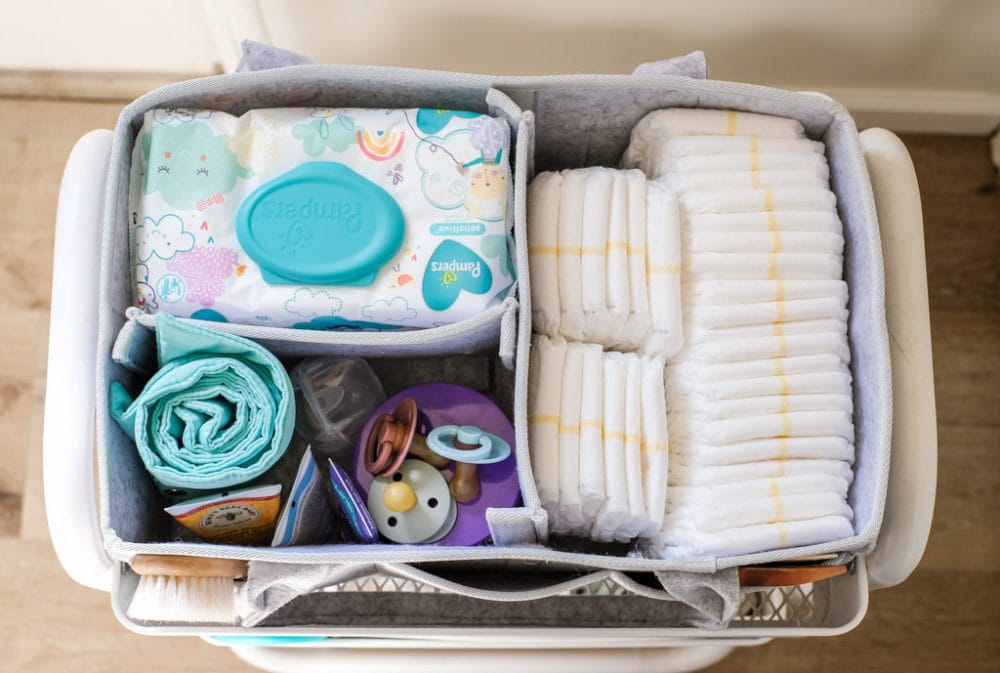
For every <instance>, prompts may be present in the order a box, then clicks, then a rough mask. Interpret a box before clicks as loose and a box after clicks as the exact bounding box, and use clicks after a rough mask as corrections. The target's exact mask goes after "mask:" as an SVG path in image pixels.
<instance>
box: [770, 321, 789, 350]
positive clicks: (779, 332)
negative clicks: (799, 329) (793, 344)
mask: <svg viewBox="0 0 1000 673" xmlns="http://www.w3.org/2000/svg"><path fill="white" fill-rule="evenodd" d="M774 337H775V338H776V339H777V340H778V348H777V350H776V352H775V353H774V355H773V356H771V357H775V358H783V357H785V356H786V355H788V341H787V340H786V339H785V332H784V329H783V328H782V325H781V323H780V322H776V323H774Z"/></svg>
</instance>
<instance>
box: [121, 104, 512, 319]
mask: <svg viewBox="0 0 1000 673" xmlns="http://www.w3.org/2000/svg"><path fill="white" fill-rule="evenodd" d="M509 154H510V129H509V127H508V125H507V122H506V121H504V120H502V119H499V118H495V117H491V116H489V115H484V114H479V113H475V112H463V111H455V110H436V109H424V108H421V109H381V110H380V109H353V108H275V109H256V110H251V111H249V112H246V113H245V114H243V115H241V116H238V117H237V116H233V115H230V114H227V113H224V112H220V111H218V110H209V109H154V110H150V111H149V112H147V113H146V114H145V117H144V120H143V125H142V128H141V129H140V131H139V134H138V138H137V140H136V144H135V149H134V152H133V158H132V181H131V189H130V209H129V210H130V235H131V245H130V250H131V254H132V268H133V269H134V273H135V296H134V300H135V302H136V305H137V306H138V307H140V308H141V309H143V310H145V311H148V312H158V311H160V312H167V313H170V314H172V315H175V316H179V317H183V318H195V319H202V320H213V321H220V322H233V323H243V324H254V325H270V326H274V327H295V328H304V329H325V330H359V329H361V330H370V329H376V330H405V329H412V328H426V327H435V326H438V325H444V324H450V323H454V322H459V321H461V320H465V319H467V318H470V317H473V316H475V315H476V314H477V313H479V312H481V311H483V310H485V309H487V308H489V307H491V306H493V305H495V304H497V303H499V302H501V301H502V300H503V299H504V298H505V297H506V296H507V295H508V293H509V292H511V288H512V285H513V281H514V270H513V264H512V262H511V257H510V252H509V249H510V248H509V232H510V225H509V223H510V212H511V210H512V208H511V207H510V200H511V196H510V195H511V189H510V187H509V185H510V184H511V179H510V168H509V166H510V162H509Z"/></svg>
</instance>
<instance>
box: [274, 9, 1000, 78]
mask: <svg viewBox="0 0 1000 673" xmlns="http://www.w3.org/2000/svg"><path fill="white" fill-rule="evenodd" d="M316 4H317V3H314V2H311V1H310V0H262V2H261V6H262V8H263V12H264V15H265V17H266V19H267V24H268V25H269V27H270V32H271V37H272V39H273V40H274V41H275V43H277V44H282V45H294V46H296V47H298V48H300V49H302V50H303V51H306V52H308V53H310V54H312V55H314V56H315V57H317V58H320V59H321V60H324V61H331V62H344V63H372V64H395V65H412V66H422V67H429V68H441V69H449V70H469V71H473V72H487V73H504V74H520V73H524V74H535V73H565V72H630V71H631V70H632V67H633V66H634V65H635V64H637V63H640V62H642V61H649V60H657V59H660V58H664V57H666V56H672V55H676V54H681V53H685V52H688V51H692V50H694V49H703V50H704V51H705V52H706V53H707V54H708V56H709V64H710V66H711V70H712V76H713V78H717V79H731V80H740V81H749V82H756V83H769V84H778V85H786V86H789V85H790V86H798V87H801V86H814V87H827V86H837V87H865V88H868V87H876V88H893V89H948V90H960V91H992V92H1000V67H998V65H997V64H998V63H1000V49H998V45H1000V2H998V1H997V0H979V1H976V0H972V1H969V0H881V1H880V0H819V1H801V2H795V1H794V0H793V1H789V0H700V1H697V2H678V1H652V0H600V1H593V0H591V1H588V0H505V1H504V2H502V3H500V2H481V1H480V2H475V1H472V2H463V3H454V2H449V1H448V0H419V1H414V2H394V1H392V0H363V1H362V2H339V3H331V4H328V5H326V6H325V7H326V8H325V9H324V10H323V11H319V10H317V9H316V8H315V6H316ZM303 16H307V17H309V18H308V20H302V17H303Z"/></svg>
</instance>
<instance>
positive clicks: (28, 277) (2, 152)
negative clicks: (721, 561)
mask: <svg viewBox="0 0 1000 673" xmlns="http://www.w3.org/2000/svg"><path fill="white" fill-rule="evenodd" d="M120 109H121V104H108V103H79V102H52V101H46V102H41V101H25V100H10V99H8V100H5V99H0V203H3V204H5V205H4V207H3V208H2V209H0V236H2V240H3V241H4V243H3V245H2V247H0V309H2V313H3V316H4V328H3V332H2V333H3V337H4V338H3V346H2V348H0V559H2V560H0V568H2V569H3V572H0V633H2V634H3V635H2V636H0V641H2V642H3V643H4V644H5V646H4V648H3V652H2V655H0V671H33V672H37V673H42V672H46V671H53V672H55V671H58V672H60V673H62V672H64V671H133V670H142V671H143V672H144V673H160V672H166V671H185V672H187V673H196V672H199V671H205V672H206V673H208V672H211V673H223V672H228V671H245V670H248V668H247V666H246V665H245V664H243V663H241V662H239V661H237V660H236V659H235V658H234V657H233V655H232V654H231V653H230V652H229V651H228V650H226V649H223V648H216V647H212V646H210V645H207V644H205V643H203V642H200V641H198V640H196V639H180V640H178V639H173V638H152V637H140V636H137V635H134V634H131V633H129V632H127V631H125V630H124V629H123V628H122V627H121V626H120V625H119V624H118V623H117V622H116V621H115V619H114V617H113V616H112V614H111V609H110V605H109V600H108V596H107V595H106V594H102V593H99V592H96V591H92V590H90V589H85V588H83V587H80V586H78V585H75V584H74V583H73V582H72V581H71V580H69V579H68V578H67V577H66V576H65V574H64V573H63V572H62V570H61V569H60V567H59V565H58V563H57V561H56V559H55V555H54V553H53V551H52V549H51V548H50V546H49V543H48V541H47V532H46V526H45V515H44V511H43V504H42V484H41V429H42V399H43V395H44V382H45V358H46V343H47V334H48V304H49V290H50V288H49V278H50V274H51V250H52V230H53V221H54V216H55V215H54V214H55V204H56V196H57V190H58V186H59V179H60V175H61V172H62V167H63V162H64V161H65V159H66V156H67V154H68V152H69V150H70V148H71V147H72V145H73V143H74V142H75V140H76V139H77V138H78V137H79V136H80V135H81V134H82V133H84V132H85V131H87V130H89V129H93V128H102V127H104V128H112V127H113V125H114V122H115V118H116V115H117V113H118V111H119V110H120ZM905 140H906V143H907V145H908V147H909V148H910V152H911V153H912V155H913V158H914V161H915V163H916V167H917V173H918V177H919V180H920V184H921V189H922V193H923V201H924V218H925V229H926V244H927V259H928V273H929V279H930V302H931V316H932V320H933V338H934V361H935V375H936V381H937V409H938V436H939V440H940V462H939V481H938V492H937V509H936V512H935V521H934V529H933V531H932V533H931V539H930V544H929V545H928V548H927V553H926V555H925V556H924V560H923V562H922V564H921V566H920V568H918V570H917V571H916V572H915V573H914V575H913V576H912V577H911V578H910V580H909V581H907V582H906V583H905V584H904V585H902V586H900V587H897V588H894V589H889V590H884V591H879V592H875V593H873V594H872V595H871V604H870V609H869V612H868V616H867V617H866V618H865V620H864V621H863V622H862V623H861V625H860V626H859V627H858V628H857V629H856V630H854V631H853V632H851V633H849V634H847V635H845V636H841V637H838V638H827V639H810V640H801V639H795V640H790V639H785V640H780V641H776V642H772V643H769V644H767V645H764V646H762V647H758V648H751V649H744V650H739V651H738V653H737V654H734V655H733V656H731V657H730V658H729V659H727V660H726V661H724V662H723V663H721V664H719V665H718V666H717V667H715V668H713V669H711V670H713V671H719V672H722V671H726V672H732V673H736V672H747V671H816V672H817V673H823V672H826V671H831V672H832V671H837V672H840V671H966V672H971V671H997V670H1000V563H998V558H1000V525H998V524H1000V519H998V516H997V513H998V511H1000V190H998V183H997V180H996V177H995V175H994V173H993V169H992V167H991V164H990V161H989V155H988V145H987V142H986V140H985V139H982V138H955V137H917V136H914V137H907V138H906V139H905ZM650 673H655V672H654V671H650Z"/></svg>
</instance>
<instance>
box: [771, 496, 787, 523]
mask: <svg viewBox="0 0 1000 673" xmlns="http://www.w3.org/2000/svg"><path fill="white" fill-rule="evenodd" d="M771 500H772V501H774V518H773V519H771V520H770V521H768V523H778V524H780V523H781V522H782V521H784V520H785V503H783V502H781V497H780V496H775V497H773V498H771Z"/></svg>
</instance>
